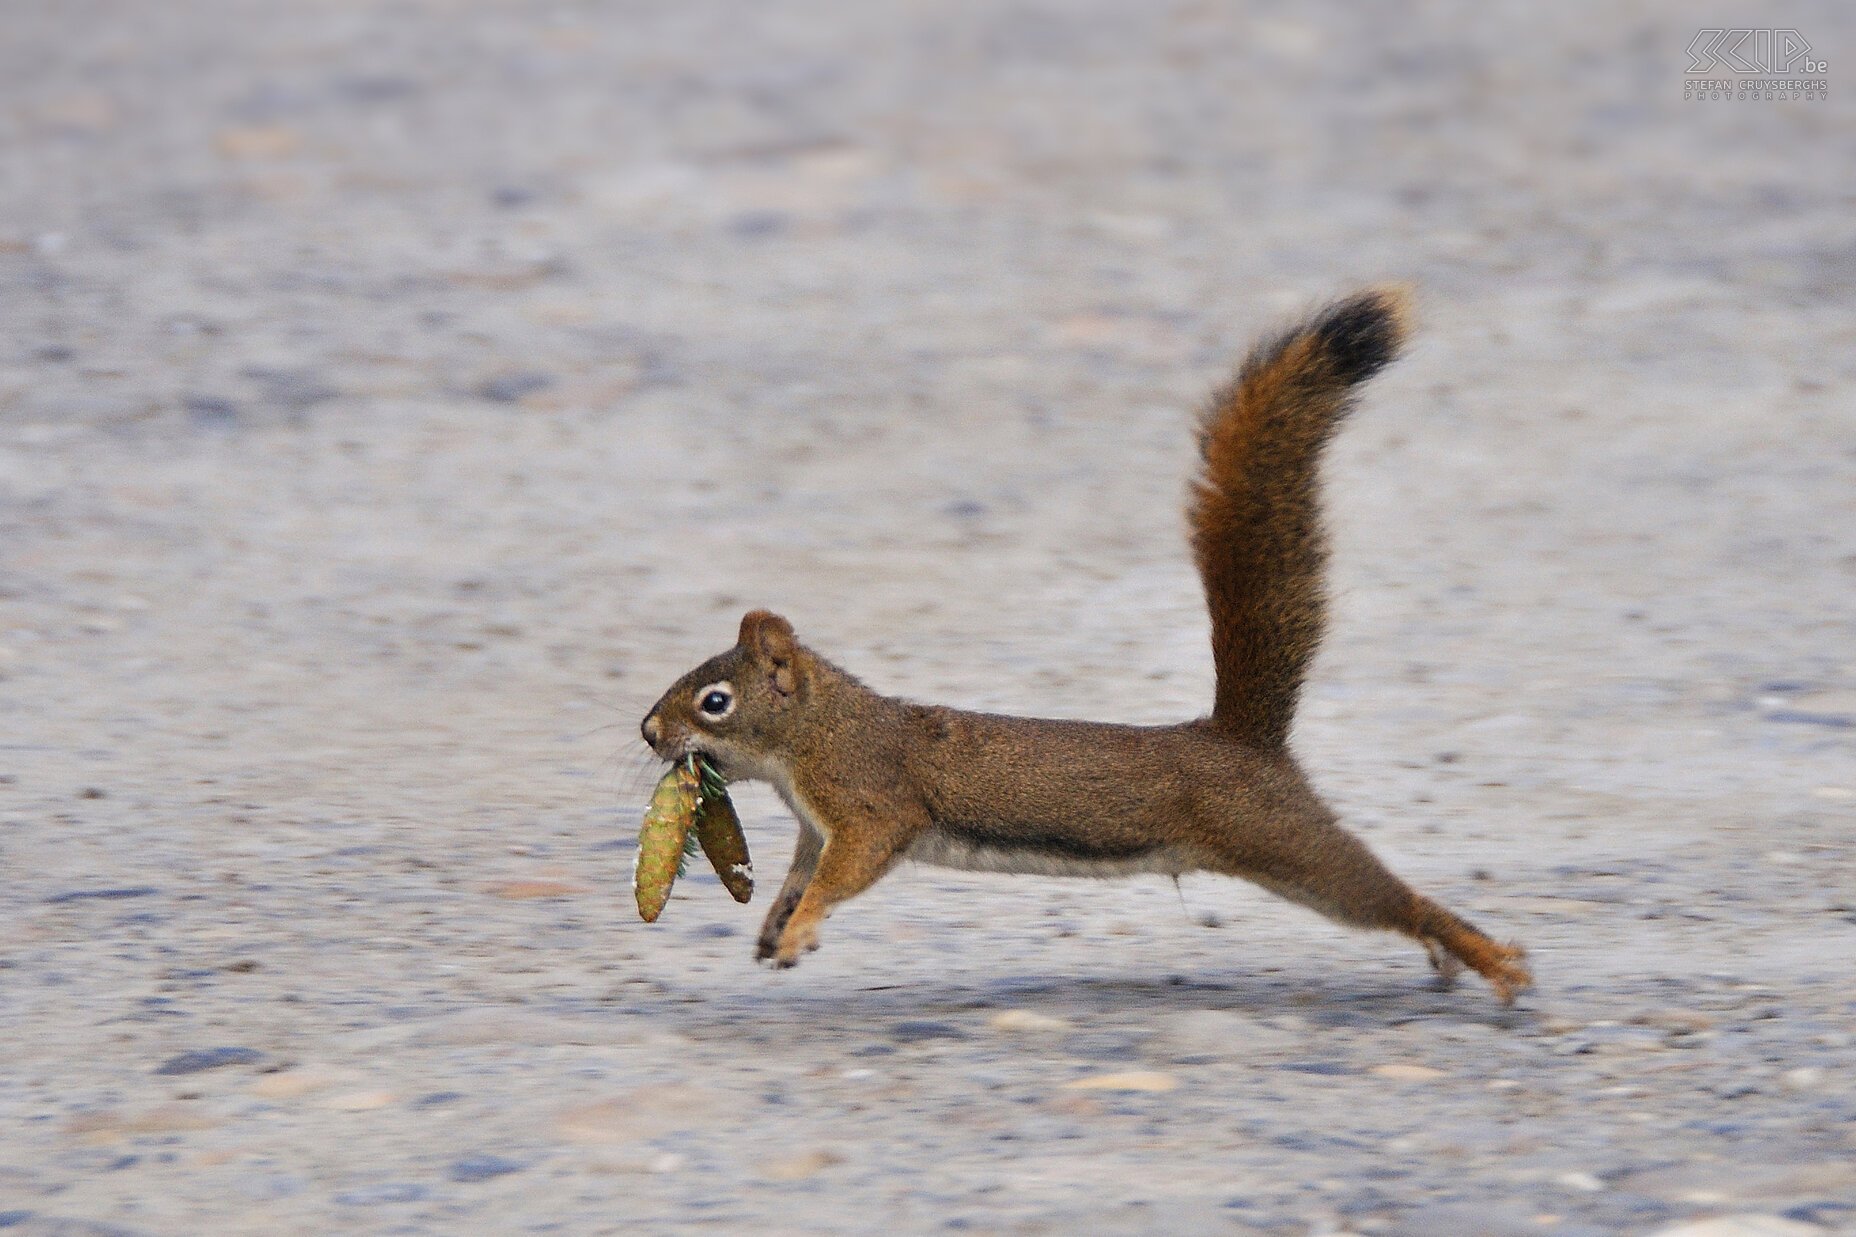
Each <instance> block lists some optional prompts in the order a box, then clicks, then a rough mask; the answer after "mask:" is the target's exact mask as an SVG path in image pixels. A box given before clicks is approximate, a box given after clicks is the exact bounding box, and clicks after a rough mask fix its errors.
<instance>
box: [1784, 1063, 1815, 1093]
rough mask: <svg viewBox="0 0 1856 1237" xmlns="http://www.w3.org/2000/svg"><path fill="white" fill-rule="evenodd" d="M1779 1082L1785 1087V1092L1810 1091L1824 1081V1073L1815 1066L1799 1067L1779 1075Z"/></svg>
mask: <svg viewBox="0 0 1856 1237" xmlns="http://www.w3.org/2000/svg"><path fill="white" fill-rule="evenodd" d="M1779 1081H1780V1082H1781V1083H1783V1084H1784V1085H1785V1089H1786V1090H1787V1091H1810V1090H1813V1089H1815V1088H1816V1087H1817V1086H1818V1084H1819V1083H1821V1082H1823V1081H1824V1071H1823V1070H1821V1069H1818V1068H1817V1067H1816V1066H1811V1065H1805V1066H1800V1067H1799V1068H1797V1069H1788V1070H1786V1071H1785V1072H1784V1073H1783V1074H1780V1075H1779Z"/></svg>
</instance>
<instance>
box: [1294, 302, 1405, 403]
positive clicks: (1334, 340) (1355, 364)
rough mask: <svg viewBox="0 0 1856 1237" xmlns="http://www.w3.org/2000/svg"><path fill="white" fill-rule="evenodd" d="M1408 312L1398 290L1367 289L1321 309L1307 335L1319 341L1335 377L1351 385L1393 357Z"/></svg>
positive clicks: (1361, 380) (1402, 338) (1399, 342)
mask: <svg viewBox="0 0 1856 1237" xmlns="http://www.w3.org/2000/svg"><path fill="white" fill-rule="evenodd" d="M1408 313H1409V309H1408V301H1407V297H1406V296H1405V294H1404V292H1402V291H1401V290H1399V289H1397V288H1369V289H1367V290H1366V291H1364V292H1359V293H1355V294H1354V295H1353V296H1349V297H1347V298H1345V299H1343V300H1339V301H1335V302H1334V303H1333V304H1332V305H1329V306H1328V307H1327V308H1326V309H1324V310H1322V311H1321V313H1320V314H1318V315H1317V316H1316V318H1315V320H1314V322H1313V324H1312V325H1311V326H1310V328H1309V334H1311V335H1313V336H1314V337H1315V339H1316V340H1318V341H1319V342H1320V347H1321V351H1322V353H1323V355H1325V356H1326V357H1327V359H1328V363H1329V364H1330V365H1332V366H1333V367H1334V375H1335V377H1337V378H1339V379H1340V380H1341V381H1342V382H1345V383H1347V384H1349V385H1352V384H1354V383H1358V382H1365V381H1366V380H1367V379H1368V378H1371V377H1372V376H1373V375H1374V374H1376V373H1378V372H1379V371H1380V370H1382V369H1384V368H1385V367H1386V366H1388V365H1390V364H1391V363H1392V362H1393V360H1394V359H1396V358H1397V356H1398V353H1399V348H1400V347H1401V346H1402V345H1403V344H1404V342H1405V334H1406V319H1407V316H1408Z"/></svg>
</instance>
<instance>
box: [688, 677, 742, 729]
mask: <svg viewBox="0 0 1856 1237" xmlns="http://www.w3.org/2000/svg"><path fill="white" fill-rule="evenodd" d="M717 696H720V697H721V698H722V699H721V701H720V707H711V706H714V705H716V703H717V702H716V699H715V698H716V697H717ZM694 700H695V704H696V712H697V713H698V714H700V715H701V716H702V717H703V718H704V719H706V720H708V721H712V722H719V721H721V720H722V719H723V718H725V717H727V716H728V715H729V714H730V713H733V712H734V711H735V685H734V684H733V683H730V682H729V681H728V680H727V679H723V680H722V681H721V682H719V683H711V684H709V685H708V686H707V687H705V688H702V689H701V690H699V691H698V692H697V693H696V695H695V697H694Z"/></svg>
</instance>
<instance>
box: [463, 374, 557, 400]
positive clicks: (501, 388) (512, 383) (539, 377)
mask: <svg viewBox="0 0 1856 1237" xmlns="http://www.w3.org/2000/svg"><path fill="white" fill-rule="evenodd" d="M553 385H554V376H553V375H552V374H544V373H542V372H541V371H539V370H532V369H525V370H518V371H516V372H515V373H510V374H498V375H496V376H495V377H493V378H486V379H484V380H483V381H482V382H480V383H478V384H477V397H478V398H479V399H487V400H489V401H490V402H492V403H496V404H515V403H519V402H521V401H522V400H523V399H524V398H525V397H527V396H530V395H534V394H536V393H537V392H539V391H545V390H547V389H548V388H549V387H551V386H553Z"/></svg>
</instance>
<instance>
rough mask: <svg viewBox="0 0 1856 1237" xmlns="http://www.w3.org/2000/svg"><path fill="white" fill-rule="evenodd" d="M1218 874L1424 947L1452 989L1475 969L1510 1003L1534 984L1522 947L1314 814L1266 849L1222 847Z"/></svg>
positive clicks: (1241, 844) (1248, 841)
mask: <svg viewBox="0 0 1856 1237" xmlns="http://www.w3.org/2000/svg"><path fill="white" fill-rule="evenodd" d="M1213 841H1214V850H1215V852H1216V854H1217V858H1216V861H1215V862H1212V863H1208V864H1207V865H1206V866H1207V867H1209V868H1211V869H1212V870H1213V871H1218V872H1224V873H1226V874H1228V875H1231V876H1241V877H1243V878H1244V879H1245V880H1248V881H1252V882H1254V883H1256V884H1259V885H1261V886H1263V887H1264V888H1265V889H1267V890H1269V891H1270V892H1271V893H1274V894H1276V895H1278V896H1279V897H1283V898H1287V899H1288V900H1289V901H1291V902H1297V903H1300V904H1301V905H1303V906H1306V907H1308V908H1309V909H1310V910H1314V911H1317V912H1319V913H1320V914H1322V915H1325V916H1327V917H1328V918H1329V919H1332V920H1334V921H1335V922H1337V923H1344V924H1347V925H1348V926H1350V927H1355V928H1370V929H1377V930H1379V931H1383V932H1400V933H1403V934H1404V935H1406V936H1409V937H1412V938H1413V939H1415V940H1416V941H1417V942H1418V943H1419V944H1421V945H1423V946H1424V951H1425V953H1427V954H1428V955H1429V956H1430V959H1431V966H1432V967H1433V968H1434V969H1435V970H1436V972H1437V974H1438V977H1439V978H1440V979H1441V980H1443V981H1444V982H1445V983H1446V984H1448V983H1449V982H1450V981H1451V980H1453V979H1454V978H1455V977H1456V975H1457V974H1458V972H1460V971H1461V969H1462V967H1463V966H1465V965H1467V966H1468V967H1470V968H1471V969H1473V970H1474V971H1475V972H1476V973H1477V974H1479V975H1481V976H1482V977H1483V978H1484V979H1486V980H1487V981H1488V982H1489V986H1490V987H1492V988H1494V989H1495V993H1496V995H1497V996H1499V997H1500V998H1501V999H1502V1003H1503V1004H1507V1005H1512V1004H1513V1003H1514V998H1515V996H1516V994H1518V993H1520V992H1522V991H1524V990H1525V989H1527V988H1529V987H1531V986H1533V982H1534V980H1533V976H1532V975H1530V974H1529V973H1528V970H1527V967H1526V965H1525V964H1524V963H1523V959H1524V958H1525V957H1526V956H1527V955H1526V951H1524V950H1523V949H1522V948H1521V947H1520V946H1519V945H1502V944H1498V943H1497V942H1495V941H1494V940H1491V939H1490V938H1489V937H1488V936H1485V935H1484V934H1483V933H1482V932H1480V931H1478V930H1477V929H1476V928H1475V927H1473V926H1472V925H1471V924H1470V923H1469V922H1468V921H1466V920H1464V919H1462V918H1461V917H1459V916H1457V915H1455V914H1453V913H1451V912H1450V911H1448V910H1446V909H1444V907H1442V906H1441V905H1439V904H1438V903H1436V902H1433V901H1432V900H1431V899H1429V898H1427V897H1425V896H1424V895H1423V894H1421V893H1418V892H1417V891H1416V890H1414V889H1412V888H1411V886H1409V885H1407V884H1406V883H1405V882H1404V881H1402V880H1400V879H1399V878H1398V876H1397V875H1395V874H1394V873H1393V872H1392V870H1391V869H1389V868H1387V867H1386V866H1385V864H1383V863H1381V862H1380V860H1379V858H1378V856H1376V855H1374V854H1373V853H1372V851H1371V850H1369V849H1368V848H1367V846H1366V844H1365V843H1364V842H1362V841H1360V839H1358V838H1356V837H1355V836H1353V834H1351V833H1349V832H1348V831H1347V830H1346V829H1344V828H1342V827H1341V826H1340V825H1339V824H1338V823H1336V822H1335V821H1334V820H1333V819H1332V818H1331V817H1327V816H1325V815H1322V814H1316V813H1315V812H1313V811H1311V812H1309V813H1308V814H1307V815H1305V816H1304V817H1303V819H1301V820H1299V821H1298V822H1297V823H1296V825H1295V826H1294V827H1293V828H1291V829H1286V830H1283V831H1281V832H1279V833H1275V834H1273V835H1272V844H1270V845H1267V846H1262V847H1259V846H1258V845H1257V843H1256V837H1255V834H1254V833H1251V834H1246V835H1239V836H1236V837H1233V838H1232V839H1230V840H1228V841H1227V842H1226V844H1225V845H1222V846H1220V845H1217V841H1216V840H1213Z"/></svg>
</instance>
